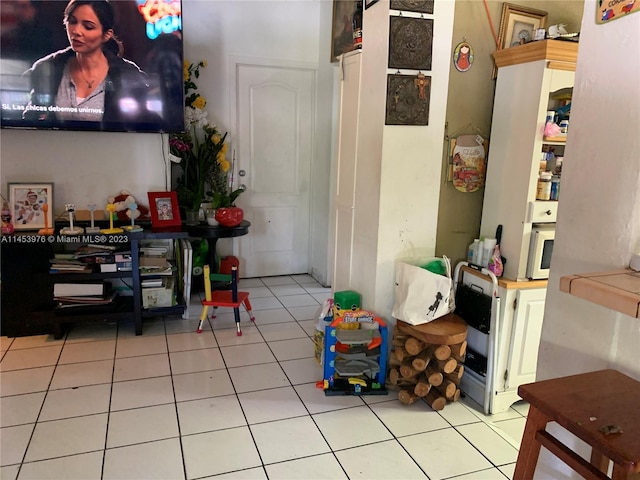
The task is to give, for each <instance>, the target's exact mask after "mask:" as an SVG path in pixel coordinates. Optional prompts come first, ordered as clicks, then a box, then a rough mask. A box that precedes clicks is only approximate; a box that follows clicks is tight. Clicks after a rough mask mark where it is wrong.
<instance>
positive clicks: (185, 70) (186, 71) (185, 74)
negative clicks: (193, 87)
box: [182, 60, 191, 82]
mask: <svg viewBox="0 0 640 480" xmlns="http://www.w3.org/2000/svg"><path fill="white" fill-rule="evenodd" d="M190 76H191V73H190V72H189V62H188V61H186V60H185V61H184V64H183V66H182V78H183V79H184V81H185V82H186V81H187V80H189V77H190Z"/></svg>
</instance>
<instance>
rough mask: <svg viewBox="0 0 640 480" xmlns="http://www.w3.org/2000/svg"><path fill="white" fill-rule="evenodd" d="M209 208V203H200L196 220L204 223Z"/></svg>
mask: <svg viewBox="0 0 640 480" xmlns="http://www.w3.org/2000/svg"><path fill="white" fill-rule="evenodd" d="M209 208H211V202H202V203H201V204H200V210H198V220H200V221H201V222H204V221H206V220H207V209H209Z"/></svg>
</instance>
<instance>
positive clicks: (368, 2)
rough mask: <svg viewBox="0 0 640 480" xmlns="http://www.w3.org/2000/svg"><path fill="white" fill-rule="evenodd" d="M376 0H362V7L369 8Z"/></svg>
mask: <svg viewBox="0 0 640 480" xmlns="http://www.w3.org/2000/svg"><path fill="white" fill-rule="evenodd" d="M377 1H378V0H364V9H365V10H366V9H367V8H369V7H370V6H371V5H373V4H374V3H376V2H377Z"/></svg>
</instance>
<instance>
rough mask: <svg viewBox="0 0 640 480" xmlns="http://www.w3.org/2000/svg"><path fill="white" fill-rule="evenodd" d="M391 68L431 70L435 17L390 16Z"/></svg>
mask: <svg viewBox="0 0 640 480" xmlns="http://www.w3.org/2000/svg"><path fill="white" fill-rule="evenodd" d="M389 22H390V24H389V68H407V69H411V70H431V57H432V51H433V19H431V18H412V17H389Z"/></svg>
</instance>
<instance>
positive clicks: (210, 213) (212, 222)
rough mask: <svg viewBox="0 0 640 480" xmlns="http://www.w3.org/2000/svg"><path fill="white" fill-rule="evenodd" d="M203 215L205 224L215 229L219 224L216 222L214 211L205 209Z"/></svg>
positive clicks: (213, 209)
mask: <svg viewBox="0 0 640 480" xmlns="http://www.w3.org/2000/svg"><path fill="white" fill-rule="evenodd" d="M204 213H205V215H206V217H207V223H208V224H209V225H210V226H212V227H217V226H218V224H219V223H218V220H216V209H215V208H207V209H206V210H205V212H204Z"/></svg>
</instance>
